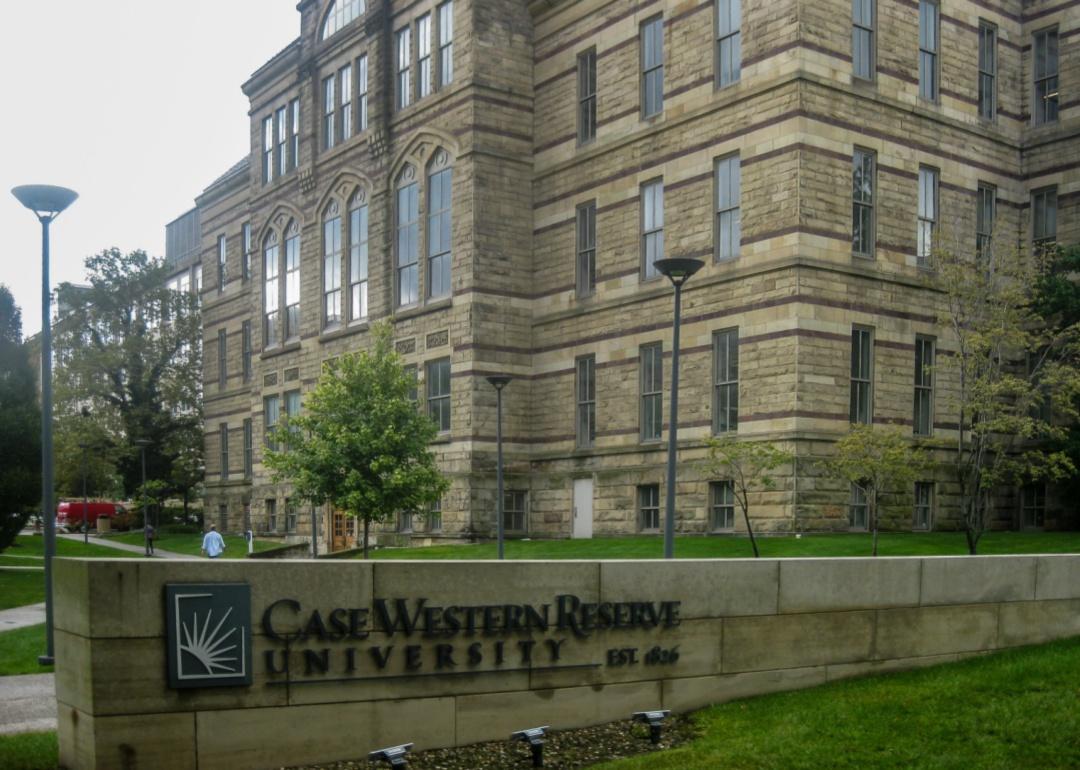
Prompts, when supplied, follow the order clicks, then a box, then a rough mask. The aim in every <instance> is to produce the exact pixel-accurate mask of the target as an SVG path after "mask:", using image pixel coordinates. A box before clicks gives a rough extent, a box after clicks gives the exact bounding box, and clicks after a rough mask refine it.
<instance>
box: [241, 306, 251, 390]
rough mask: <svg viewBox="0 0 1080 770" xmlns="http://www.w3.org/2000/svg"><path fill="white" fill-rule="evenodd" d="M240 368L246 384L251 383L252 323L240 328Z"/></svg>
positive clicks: (249, 322)
mask: <svg viewBox="0 0 1080 770" xmlns="http://www.w3.org/2000/svg"><path fill="white" fill-rule="evenodd" d="M240 366H241V368H242V371H243V375H244V382H251V321H244V323H243V324H242V325H241V326H240Z"/></svg>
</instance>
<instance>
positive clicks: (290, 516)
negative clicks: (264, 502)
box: [285, 497, 297, 532]
mask: <svg viewBox="0 0 1080 770" xmlns="http://www.w3.org/2000/svg"><path fill="white" fill-rule="evenodd" d="M296 513H297V511H296V503H295V502H294V501H293V499H292V498H291V497H286V498H285V531H286V532H295V531H296Z"/></svg>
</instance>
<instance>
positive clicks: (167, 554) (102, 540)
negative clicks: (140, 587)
mask: <svg viewBox="0 0 1080 770" xmlns="http://www.w3.org/2000/svg"><path fill="white" fill-rule="evenodd" d="M56 536H57V537H62V538H64V539H65V540H75V541H77V542H80V543H81V542H82V539H83V536H82V535H62V534H60V533H57V535H56ZM90 542H91V543H93V544H94V545H104V546H106V547H108V548H115V549H116V550H118V551H127V552H128V553H138V554H144V553H146V549H145V548H144V547H143V546H141V545H130V544H128V543H120V542H117V541H116V540H111V539H109V538H107V537H92V538H90ZM154 556H156V557H158V558H161V559H198V558H199V557H198V556H189V555H187V554H186V553H176V552H175V551H163V550H161V549H160V548H154Z"/></svg>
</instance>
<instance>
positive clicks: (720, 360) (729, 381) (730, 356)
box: [713, 329, 739, 434]
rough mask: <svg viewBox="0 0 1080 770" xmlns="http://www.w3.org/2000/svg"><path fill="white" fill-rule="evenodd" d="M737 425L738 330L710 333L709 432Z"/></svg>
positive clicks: (731, 429) (724, 429)
mask: <svg viewBox="0 0 1080 770" xmlns="http://www.w3.org/2000/svg"><path fill="white" fill-rule="evenodd" d="M738 429H739V330H738V329H725V330H723V331H719V332H716V333H715V334H713V433H715V434H720V433H728V432H729V431H733V430H738Z"/></svg>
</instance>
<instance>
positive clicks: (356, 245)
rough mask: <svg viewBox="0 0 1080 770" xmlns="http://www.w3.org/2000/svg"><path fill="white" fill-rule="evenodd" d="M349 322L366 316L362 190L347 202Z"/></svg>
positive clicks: (365, 224)
mask: <svg viewBox="0 0 1080 770" xmlns="http://www.w3.org/2000/svg"><path fill="white" fill-rule="evenodd" d="M349 294H350V295H351V297H350V300H351V302H350V307H349V320H351V321H359V320H360V319H362V318H367V316H368V204H367V195H366V193H365V191H364V190H363V188H361V189H359V190H357V191H356V194H355V195H353V197H352V200H350V201H349Z"/></svg>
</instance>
